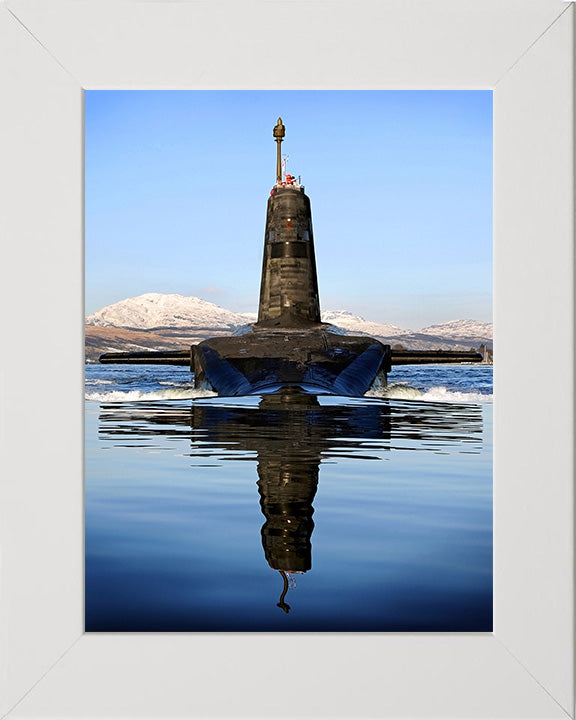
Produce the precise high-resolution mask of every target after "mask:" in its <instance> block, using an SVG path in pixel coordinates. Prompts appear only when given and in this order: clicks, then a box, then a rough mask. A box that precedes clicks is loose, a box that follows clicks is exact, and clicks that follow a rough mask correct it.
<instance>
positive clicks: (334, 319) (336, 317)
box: [322, 310, 410, 337]
mask: <svg viewBox="0 0 576 720" xmlns="http://www.w3.org/2000/svg"><path fill="white" fill-rule="evenodd" d="M322 322H325V323H330V324H331V325H336V327H339V328H343V329H344V330H353V331H354V332H360V333H366V335H379V336H381V337H398V336H400V335H405V334H407V333H409V332H410V330H402V328H399V327H397V326H396V325H384V324H382V323H376V322H372V321H371V320H364V318H363V317H360V316H359V315H353V314H352V313H350V312H348V311H346V310H326V311H325V312H323V313H322Z"/></svg>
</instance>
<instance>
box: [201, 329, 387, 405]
mask: <svg viewBox="0 0 576 720" xmlns="http://www.w3.org/2000/svg"><path fill="white" fill-rule="evenodd" d="M192 363H193V370H194V385H195V387H196V388H198V389H200V388H202V389H206V388H208V389H211V390H214V391H216V392H217V393H218V394H219V395H227V396H230V395H252V394H266V393H270V392H278V391H279V390H281V389H282V388H286V387H295V388H298V389H300V390H301V391H304V392H311V393H326V394H333V395H349V396H361V395H363V394H364V393H365V392H366V391H367V390H369V389H370V387H372V386H373V385H381V384H386V373H387V372H388V370H389V369H390V346H389V345H384V344H383V343H381V342H379V341H378V340H375V339H374V338H370V337H354V336H349V335H338V334H336V333H333V332H330V330H329V328H327V327H326V326H319V327H317V328H307V329H288V328H282V329H278V330H271V329H266V328H259V327H255V328H254V329H253V330H252V331H251V332H248V333H245V334H243V335H239V336H232V337H221V338H213V339H211V340H205V341H203V342H201V343H199V344H198V345H196V346H195V347H194V350H193V358H192Z"/></svg>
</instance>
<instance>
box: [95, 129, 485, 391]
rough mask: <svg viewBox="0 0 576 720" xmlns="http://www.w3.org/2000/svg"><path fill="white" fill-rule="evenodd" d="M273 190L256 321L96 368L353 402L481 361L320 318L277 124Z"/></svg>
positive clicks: (304, 200)
mask: <svg viewBox="0 0 576 720" xmlns="http://www.w3.org/2000/svg"><path fill="white" fill-rule="evenodd" d="M273 135H274V139H275V141H276V144H277V149H276V183H275V184H274V187H273V188H272V190H271V192H270V197H269V198H268V208H267V213H266V229H265V235H264V257H263V262H262V279H261V284H260V302H259V305H258V320H257V322H256V323H254V324H253V325H251V326H249V328H248V329H247V330H245V331H243V332H241V333H240V334H235V335H231V336H229V337H217V338H211V339H208V340H203V341H202V342H200V343H198V344H197V345H192V346H191V347H190V350H189V351H164V352H163V351H157V352H135V353H105V354H103V355H101V356H100V358H99V360H100V362H101V363H130V364H162V365H190V370H191V371H192V372H193V373H194V387H195V388H197V389H208V390H213V391H215V392H217V393H218V395H222V396H237V395H262V394H269V393H276V392H283V393H285V392H286V391H287V390H288V391H290V389H292V390H293V391H296V392H305V393H312V394H331V395H347V396H351V397H355V396H357V397H359V396H361V395H364V393H365V392H366V391H367V390H369V389H370V388H373V387H382V386H385V385H386V384H387V374H388V372H389V371H390V369H391V367H392V365H406V364H416V363H418V364H420V363H460V362H481V361H482V355H481V354H480V353H476V352H474V351H470V352H454V351H408V350H402V351H399V352H397V351H392V350H391V348H390V345H385V344H384V343H382V342H380V340H377V339H376V338H372V337H369V336H366V335H361V336H353V335H343V334H341V331H340V330H338V329H337V328H336V327H334V326H332V325H330V324H328V323H323V322H322V321H321V319H320V299H319V294H318V279H317V274H316V259H315V254H314V236H313V231H312V211H311V207H310V199H309V197H308V196H307V195H306V194H305V192H304V186H303V185H301V184H300V183H299V182H296V179H295V178H294V177H293V176H291V175H289V174H285V173H283V172H282V162H281V143H282V142H283V140H284V136H285V126H284V125H283V124H282V118H278V122H277V124H276V125H275V127H274V129H273Z"/></svg>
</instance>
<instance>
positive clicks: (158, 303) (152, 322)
mask: <svg viewBox="0 0 576 720" xmlns="http://www.w3.org/2000/svg"><path fill="white" fill-rule="evenodd" d="M247 322H250V321H249V320H247V318H246V317H245V316H244V315H240V314H239V313H234V312H232V311H231V310H226V309H225V308H223V307H220V306H219V305H215V304H214V303H211V302H208V301H207V300H202V299H201V298H198V297H185V296H184V295H175V294H173V295H164V294H162V293H146V294H145V295H139V296H138V297H133V298H128V299H126V300H121V301H120V302H117V303H114V304H113V305H108V306H107V307H105V308H102V309H101V310H98V312H95V313H93V314H92V315H88V317H87V318H86V325H99V326H100V327H123V328H132V329H134V330H153V329H157V328H186V329H187V330H194V329H220V330H224V329H230V330H232V329H234V328H236V327H238V326H240V325H245V324H246V323H247Z"/></svg>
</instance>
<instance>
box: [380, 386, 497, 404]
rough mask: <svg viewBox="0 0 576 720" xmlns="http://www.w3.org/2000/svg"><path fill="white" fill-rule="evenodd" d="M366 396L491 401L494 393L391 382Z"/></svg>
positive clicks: (470, 401)
mask: <svg viewBox="0 0 576 720" xmlns="http://www.w3.org/2000/svg"><path fill="white" fill-rule="evenodd" d="M366 397H377V398H388V399H391V400H421V401H425V402H426V401H428V402H448V403H449V402H458V403H462V402H464V403H491V402H492V395H491V394H488V393H486V394H484V393H479V392H459V391H455V390H448V388H446V387H444V386H443V385H438V386H435V387H431V388H430V389H429V390H419V389H418V388H415V387H412V386H411V385H408V384H407V383H390V385H388V386H386V387H383V388H376V389H374V390H368V392H367V393H366Z"/></svg>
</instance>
